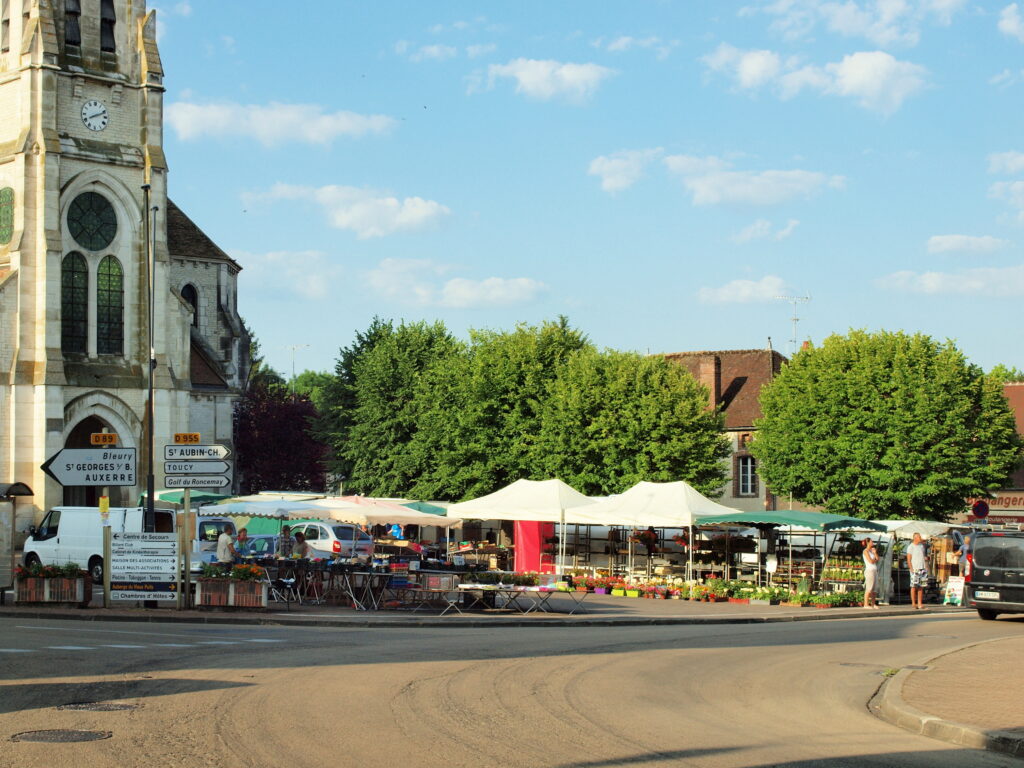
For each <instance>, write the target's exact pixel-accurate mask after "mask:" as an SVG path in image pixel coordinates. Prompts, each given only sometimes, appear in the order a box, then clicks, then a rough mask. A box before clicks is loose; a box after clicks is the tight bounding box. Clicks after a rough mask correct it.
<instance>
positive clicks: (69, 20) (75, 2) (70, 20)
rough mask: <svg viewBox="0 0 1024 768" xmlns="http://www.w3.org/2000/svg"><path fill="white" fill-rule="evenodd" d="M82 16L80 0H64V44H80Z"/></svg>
mask: <svg viewBox="0 0 1024 768" xmlns="http://www.w3.org/2000/svg"><path fill="white" fill-rule="evenodd" d="M81 16H82V3H81V1H80V0H64V45H76V46H80V45H81V44H82V26H81V24H80V23H79V22H80V20H81Z"/></svg>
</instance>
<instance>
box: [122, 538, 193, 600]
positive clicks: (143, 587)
mask: <svg viewBox="0 0 1024 768" xmlns="http://www.w3.org/2000/svg"><path fill="white" fill-rule="evenodd" d="M179 575H180V567H179V565H178V534H176V533H119V532H113V533H111V537H110V599H111V600H177V598H178V579H179Z"/></svg>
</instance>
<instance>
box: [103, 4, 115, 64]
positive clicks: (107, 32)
mask: <svg viewBox="0 0 1024 768" xmlns="http://www.w3.org/2000/svg"><path fill="white" fill-rule="evenodd" d="M116 21H117V16H116V15H115V13H114V0H100V50H101V51H109V52H111V53H113V52H114V51H116V50H117V45H116V44H115V43H114V24H115V23H116Z"/></svg>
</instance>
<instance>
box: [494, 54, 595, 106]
mask: <svg viewBox="0 0 1024 768" xmlns="http://www.w3.org/2000/svg"><path fill="white" fill-rule="evenodd" d="M614 73H615V70H613V69H609V68H608V67H602V66H601V65H600V64H593V63H587V64H575V63H572V62H561V61H553V60H540V59H524V58H519V59H512V60H511V61H509V62H508V63H507V64H492V65H491V66H490V67H488V69H487V76H488V88H493V87H494V82H495V80H497V79H498V78H509V79H512V80H515V81H516V93H521V94H523V95H525V96H529V97H530V98H533V99H540V100H541V101H549V100H551V99H554V98H564V99H565V100H566V101H569V102H572V103H576V104H580V103H583V102H585V101H586V100H587V99H589V98H590V97H591V96H593V95H594V93H595V92H596V91H597V89H598V87H599V86H600V85H601V83H602V82H603V81H604V80H605V79H607V78H609V77H611V76H612V75H613V74H614Z"/></svg>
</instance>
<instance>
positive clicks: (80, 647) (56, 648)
mask: <svg viewBox="0 0 1024 768" xmlns="http://www.w3.org/2000/svg"><path fill="white" fill-rule="evenodd" d="M46 647H47V648H50V649H51V650H54V651H95V650H96V647H95V646H92V645H48V646H46Z"/></svg>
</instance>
